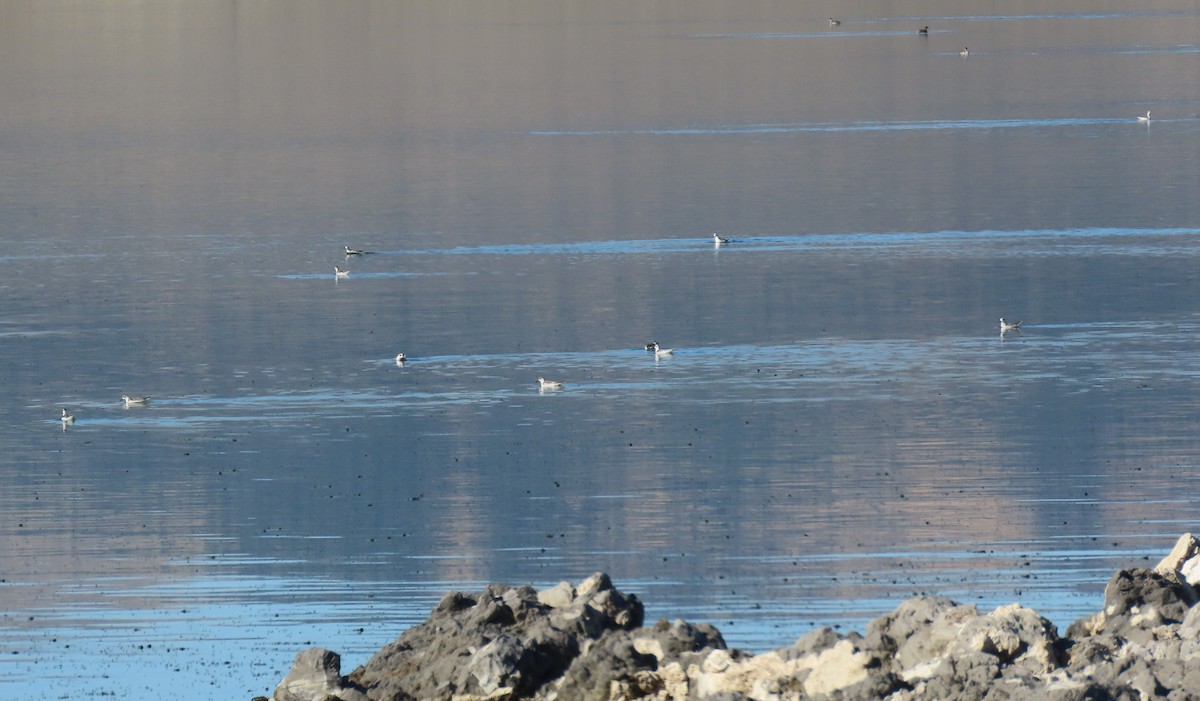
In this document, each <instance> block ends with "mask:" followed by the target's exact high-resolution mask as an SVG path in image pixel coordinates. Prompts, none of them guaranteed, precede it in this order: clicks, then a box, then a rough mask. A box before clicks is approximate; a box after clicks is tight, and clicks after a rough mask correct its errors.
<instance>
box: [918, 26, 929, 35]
mask: <svg viewBox="0 0 1200 701" xmlns="http://www.w3.org/2000/svg"><path fill="white" fill-rule="evenodd" d="M917 34H920V35H921V36H923V37H927V36H929V26H928V25H926V26H924V27H921V28H920V29H918V30H917Z"/></svg>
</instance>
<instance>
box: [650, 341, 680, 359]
mask: <svg viewBox="0 0 1200 701" xmlns="http://www.w3.org/2000/svg"><path fill="white" fill-rule="evenodd" d="M674 352H675V349H674V348H661V347H659V345H658V343H657V342H655V344H654V357H655V359H658V358H665V357H667V356H668V355H671V354H672V353H674Z"/></svg>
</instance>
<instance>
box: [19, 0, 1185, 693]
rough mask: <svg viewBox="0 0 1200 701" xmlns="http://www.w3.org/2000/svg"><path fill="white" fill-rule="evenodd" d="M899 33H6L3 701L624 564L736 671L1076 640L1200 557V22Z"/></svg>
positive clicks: (1090, 8) (486, 13)
mask: <svg viewBox="0 0 1200 701" xmlns="http://www.w3.org/2000/svg"><path fill="white" fill-rule="evenodd" d="M896 9H897V8H896V7H895V6H892V5H887V4H880V3H867V2H853V3H839V4H838V5H837V6H836V7H827V6H823V5H819V4H815V3H794V4H784V3H774V2H727V1H721V2H718V1H715V0H714V1H708V2H704V1H700V2H697V1H695V0H687V1H683V0H679V1H675V0H666V1H664V2H655V3H645V2H641V1H637V2H633V1H629V2H620V1H618V2H604V3H588V2H567V3H552V2H545V1H544V0H529V1H525V2H522V1H517V2H506V3H489V2H468V1H461V0H451V1H448V2H438V3H396V2H390V1H380V2H304V1H288V2H283V1H278V2H272V1H262V2H253V3H246V2H215V1H214V2H205V1H202V2H149V3H74V2H53V1H51V2H42V1H39V2H34V1H32V0H26V1H20V0H18V1H17V2H10V3H6V4H5V5H4V6H3V8H0V17H2V18H3V22H0V95H3V106H2V107H0V186H2V187H0V266H2V267H0V270H2V271H3V276H2V277H0V300H2V307H0V373H2V377H3V378H4V387H5V389H6V391H5V393H4V395H5V397H6V399H5V401H3V402H0V484H2V485H3V489H2V490H0V544H2V545H0V547H2V548H3V550H2V551H0V553H2V558H0V562H2V563H3V565H2V571H0V612H2V614H0V697H4V698H22V699H42V698H45V699H53V698H64V697H67V696H70V697H76V696H101V695H112V696H118V697H138V696H144V695H145V694H147V693H149V692H152V691H155V690H158V689H161V688H163V687H164V686H166V685H169V686H170V688H172V689H173V690H174V693H176V694H178V695H180V698H184V697H189V698H195V699H206V698H242V697H245V698H248V697H250V696H252V695H255V694H269V692H270V690H271V689H272V688H273V686H274V685H275V683H277V682H278V681H279V679H280V678H281V677H282V675H283V674H284V673H285V672H286V670H287V668H288V667H289V665H290V663H291V660H292V657H293V656H294V654H295V653H296V652H297V651H299V650H300V649H302V648H303V647H306V646H308V645H311V644H316V645H322V646H326V647H329V648H332V649H335V650H338V651H339V652H341V653H342V654H343V665H344V670H343V671H346V672H348V671H349V670H350V669H352V668H353V667H354V666H355V665H357V664H361V663H362V662H364V661H365V660H366V658H367V657H368V656H369V655H370V653H371V652H372V651H373V650H375V649H377V648H378V647H380V646H381V645H383V644H384V643H386V642H388V641H390V640H391V639H393V638H394V637H395V636H396V635H398V634H399V633H400V632H401V631H402V630H403V629H404V628H405V627H407V626H409V625H411V624H413V623H415V622H418V621H419V620H422V619H423V618H424V617H425V615H426V614H427V612H428V610H429V609H430V608H431V607H432V606H433V605H435V604H436V602H437V600H438V599H439V598H440V596H441V595H442V594H444V593H445V592H446V591H449V590H452V589H467V590H475V589H478V588H481V587H482V586H483V584H484V583H486V582H490V581H496V580H500V581H507V582H510V583H513V584H521V583H532V584H534V585H536V586H545V585H550V584H553V583H555V582H557V581H559V580H561V579H570V580H576V581H577V580H579V579H582V578H583V577H586V576H587V575H588V574H590V573H592V572H593V571H596V570H604V571H607V572H609V573H610V574H611V575H612V576H613V578H614V579H615V581H616V583H617V585H618V586H619V587H620V588H622V589H623V590H626V591H631V592H633V593H636V594H638V595H639V596H640V597H642V598H643V599H644V600H645V601H646V603H647V606H648V617H649V618H650V619H651V620H653V619H655V618H676V617H683V618H687V619H689V620H702V621H709V622H713V623H716V624H717V625H718V626H719V627H720V628H721V629H722V631H723V632H724V633H725V635H726V638H727V639H728V641H729V642H730V643H731V644H733V645H737V646H740V647H745V648H749V649H752V650H765V649H769V648H772V647H778V646H783V645H787V644H789V643H790V642H792V641H793V640H794V639H795V638H796V637H798V636H799V635H801V634H803V633H804V632H805V631H807V630H809V629H811V628H812V627H813V626H815V625H838V626H842V627H844V628H846V627H848V628H859V629H861V627H862V625H863V623H864V622H865V620H867V619H868V618H871V617H874V616H876V615H879V614H880V613H882V612H885V611H888V610H890V609H892V608H893V607H894V606H895V605H896V604H897V603H898V602H899V601H901V600H902V599H904V598H906V597H908V596H911V595H913V594H916V593H938V594H945V595H948V596H952V597H955V598H958V599H960V600H962V601H966V602H973V603H978V604H979V605H980V606H981V607H983V608H988V607H992V606H995V605H999V604H1004V603H1009V602H1012V601H1017V600H1019V601H1021V602H1023V603H1026V604H1027V605H1031V606H1034V607H1035V608H1037V609H1038V610H1039V611H1041V612H1042V613H1044V614H1045V615H1048V616H1050V617H1051V618H1052V619H1053V620H1054V621H1055V622H1056V623H1057V624H1058V625H1059V626H1060V627H1065V625H1066V624H1068V623H1069V622H1070V621H1071V620H1074V619H1075V618H1076V617H1078V616H1081V615H1084V614H1087V613H1091V612H1093V611H1095V610H1097V609H1098V608H1099V605H1100V601H1101V591H1102V589H1103V586H1104V583H1105V581H1106V580H1107V578H1108V576H1109V575H1110V574H1111V572H1112V571H1113V570H1115V569H1116V568H1118V567H1122V566H1128V565H1131V564H1144V563H1145V562H1147V561H1149V562H1150V563H1151V564H1153V562H1155V561H1157V559H1158V558H1159V557H1161V556H1162V555H1163V554H1165V552H1166V551H1167V550H1168V549H1169V547H1170V546H1171V544H1172V542H1173V541H1174V539H1175V538H1176V537H1177V536H1178V534H1180V533H1182V532H1184V531H1187V530H1190V529H1192V528H1194V525H1193V522H1194V517H1195V516H1194V514H1195V507H1196V502H1197V499H1196V486H1197V485H1196V482H1197V477H1198V475H1200V470H1197V459H1196V456H1197V454H1198V453H1200V442H1198V439H1197V430H1196V429H1197V388H1198V384H1200V371H1198V370H1197V359H1198V351H1200V343H1197V332H1198V331H1200V314H1197V313H1196V300H1197V298H1198V294H1200V289H1198V287H1200V282H1197V279H1196V275H1195V270H1196V268H1197V263H1198V262H1200V260H1198V259H1200V228H1197V226H1198V217H1197V214H1198V212H1197V199H1196V192H1197V191H1200V172H1198V164H1200V159H1198V158H1197V144H1198V143H1200V140H1198V136H1200V119H1198V117H1197V112H1198V100H1200V85H1198V84H1197V76H1198V75H1200V73H1198V72H1197V70H1196V66H1197V63H1196V62H1197V60H1198V56H1197V54H1198V53H1200V43H1198V42H1197V39H1196V37H1197V36H1200V32H1198V30H1200V12H1198V11H1197V10H1196V8H1195V7H1194V4H1192V3H1185V2H1151V3H1148V4H1146V3H1144V4H1142V5H1139V6H1138V7H1137V8H1130V7H1129V5H1128V3H1116V2H1111V3H1100V4H1097V3H1095V2H1090V1H1089V2H1083V1H1082V0H1081V1H1079V2H1060V3H1055V7H1054V10H1053V12H1048V11H1047V9H1046V8H1045V6H1044V3H1031V2H1016V3H1013V2H1007V3H984V4H980V3H961V2H960V3H950V2H933V1H922V2H912V3H905V4H904V5H903V7H902V8H899V9H902V10H903V12H904V13H905V14H904V15H902V16H901V15H894V14H891V11H893V10H896ZM831 13H832V14H835V15H837V16H838V17H839V18H840V19H842V20H843V24H842V25H840V26H839V27H836V28H831V27H830V26H829V24H828V16H829V15H830V14H831ZM922 25H929V26H930V34H929V36H928V37H920V36H918V35H917V33H916V30H917V28H918V27H920V26H922ZM964 46H967V47H970V55H969V56H966V57H963V56H960V55H959V51H960V49H962V48H963V47H964ZM1147 110H1151V111H1152V114H1153V117H1154V120H1153V121H1152V122H1151V123H1150V124H1148V125H1147V124H1140V123H1138V122H1137V121H1136V120H1135V117H1136V115H1138V114H1143V113H1145V112H1146V111H1147ZM713 231H720V232H722V233H723V234H725V235H726V236H729V237H732V238H734V239H735V241H734V243H732V244H730V245H728V246H726V247H723V248H721V249H715V248H714V247H713V245H712V243H711V239H710V238H708V237H710V236H711V233H712V232H713ZM346 244H350V245H354V246H360V247H363V248H366V249H369V250H371V251H374V253H373V254H372V255H369V256H362V257H356V258H352V259H346V258H345V257H343V256H341V255H340V251H341V248H342V246H343V245H346ZM335 264H338V265H344V266H348V267H349V268H350V270H351V275H350V277H349V278H346V279H341V280H335V279H334V276H333V266H334V265H335ZM1001 315H1004V316H1009V317H1017V318H1023V319H1025V324H1026V327H1025V331H1024V332H1023V333H1020V334H1008V335H1006V336H1005V337H1003V338H1002V337H1001V336H1000V335H999V332H998V331H999V329H998V318H999V317H1000V316H1001ZM651 339H657V340H659V341H662V342H663V343H664V344H665V345H668V346H671V347H676V348H678V350H677V351H676V353H675V354H674V356H672V357H670V358H667V359H663V360H659V361H655V360H654V358H653V357H652V356H650V355H649V354H647V353H646V352H645V351H644V350H642V349H641V345H642V344H643V343H645V342H646V341H648V340H651ZM401 351H403V352H405V353H407V354H408V355H409V356H411V357H412V358H413V360H412V361H411V362H409V363H408V364H407V365H406V366H404V367H397V366H396V365H395V363H394V362H392V360H391V358H392V357H393V356H394V355H395V354H396V353H397V352H401ZM539 375H544V376H547V377H553V378H556V379H562V380H565V381H566V383H567V386H566V388H565V389H563V390H562V391H559V392H550V393H545V394H541V393H539V392H538V390H537V386H536V381H535V378H537V377H538V376H539ZM123 393H131V394H150V395H152V396H153V400H152V402H151V404H150V405H149V406H147V407H141V408H137V407H135V408H131V409H128V410H127V409H125V408H123V407H122V406H121V403H120V400H119V398H120V396H121V394H123ZM60 407H68V408H70V409H71V410H72V411H73V413H74V414H75V415H76V416H77V421H76V422H75V424H73V425H71V426H68V427H67V428H66V429H65V430H64V429H63V427H62V425H61V424H60V423H59V421H58V420H57V418H56V417H57V415H58V413H59V409H60ZM189 694H191V696H188V695H189Z"/></svg>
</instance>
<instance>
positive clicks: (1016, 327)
mask: <svg viewBox="0 0 1200 701" xmlns="http://www.w3.org/2000/svg"><path fill="white" fill-rule="evenodd" d="M829 21H830V23H831V24H833V23H835V22H836V20H833V19H832V18H831V19H830V20H829ZM838 24H840V22H838ZM1149 118H1150V113H1149V112H1147V113H1146V117H1144V118H1143V117H1138V119H1149ZM712 241H713V246H714V247H716V248H720V247H721V246H725V245H728V244H731V243H734V240H733V239H730V238H726V237H724V236H721V235H720V234H718V233H716V232H713V235H712ZM344 252H345V255H346V257H347V258H349V257H350V256H364V255H368V254H370V253H371V252H370V251H367V250H364V249H361V248H353V247H351V246H346V247H345V249H344ZM333 275H334V277H335V278H339V279H340V278H345V277H349V276H350V271H349V270H348V269H346V268H343V267H341V266H340V265H335V266H333ZM1010 332H1016V333H1020V332H1021V322H1020V321H1006V320H1005V319H1004V317H1000V336H1001V338H1003V337H1004V335H1005V334H1008V333H1010ZM645 349H646V352H647V353H653V354H654V359H655V360H659V359H661V358H667V357H669V356H671V355H673V354H674V353H675V349H674V348H663V347H662V346H661V345H660V344H659V343H658V341H649V342H647V343H646V344H645ZM394 360H395V361H396V365H398V366H400V367H404V365H405V364H406V363H407V362H408V361H409V357H408V356H407V355H405V354H404V353H397V354H396V357H395V359H394ZM537 382H538V391H539V392H553V391H556V390H560V389H562V388H563V387H565V386H566V383H565V382H563V381H562V380H548V379H546V378H544V377H539V378H537ZM121 402H122V403H123V404H124V406H125V408H126V409H129V408H130V407H139V406H146V405H147V404H149V403H150V397H143V396H134V395H129V394H123V395H121ZM60 421H61V422H62V427H63V430H64V431H65V430H67V426H69V425H71V424H73V423H75V415H74V414H72V413H71V412H69V411H67V410H66V409H63V410H62V416H61V418H60Z"/></svg>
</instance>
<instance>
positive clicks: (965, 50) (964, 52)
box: [958, 46, 971, 56]
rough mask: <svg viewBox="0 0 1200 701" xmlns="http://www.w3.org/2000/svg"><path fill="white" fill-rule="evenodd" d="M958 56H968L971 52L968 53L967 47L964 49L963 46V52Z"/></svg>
mask: <svg viewBox="0 0 1200 701" xmlns="http://www.w3.org/2000/svg"><path fill="white" fill-rule="evenodd" d="M958 55H959V56H970V55H971V52H970V51H968V50H967V47H965V46H964V47H963V50H962V51H959V52H958Z"/></svg>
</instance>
